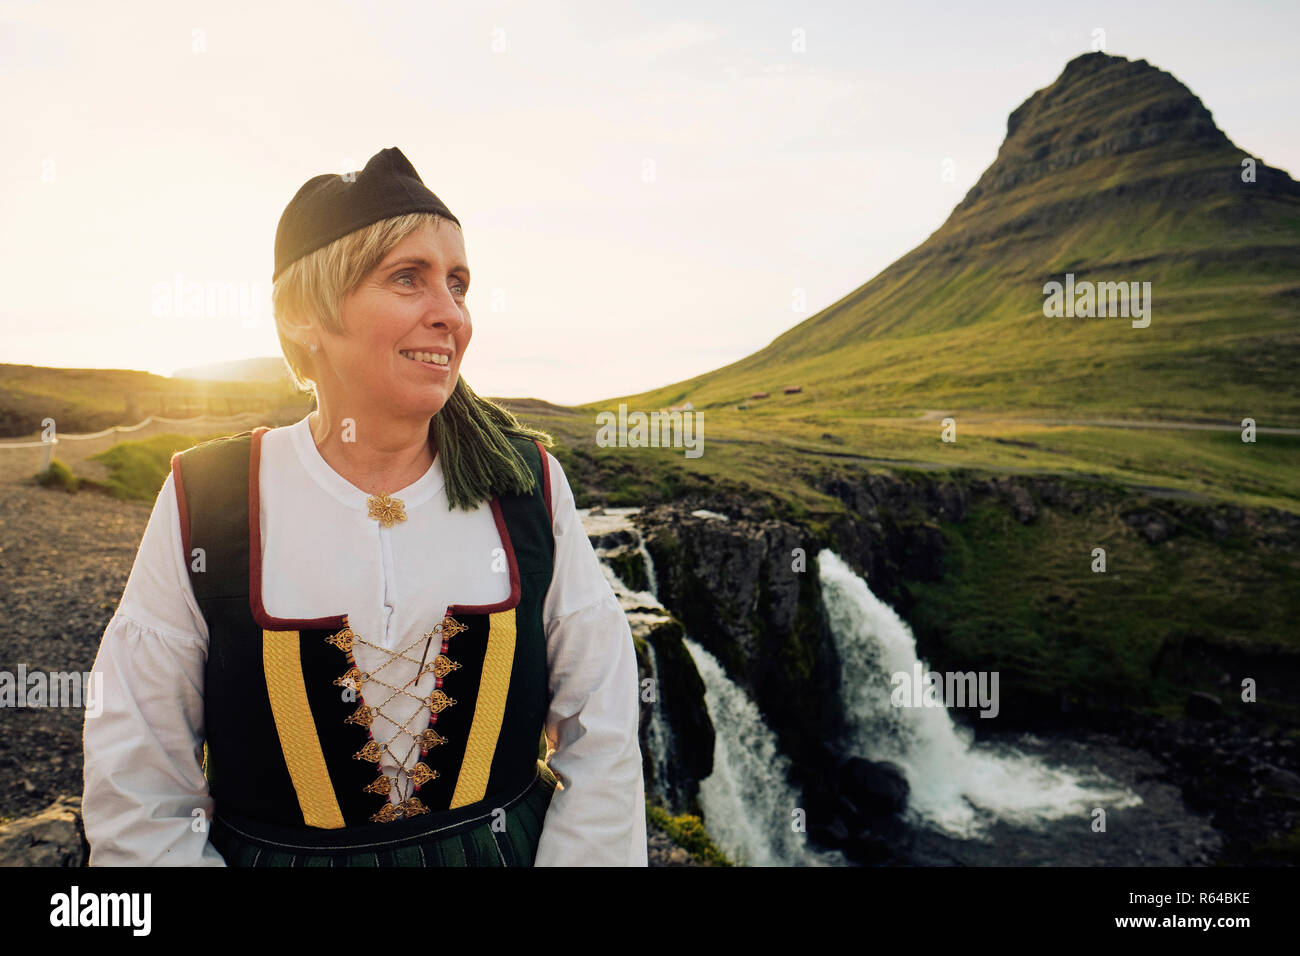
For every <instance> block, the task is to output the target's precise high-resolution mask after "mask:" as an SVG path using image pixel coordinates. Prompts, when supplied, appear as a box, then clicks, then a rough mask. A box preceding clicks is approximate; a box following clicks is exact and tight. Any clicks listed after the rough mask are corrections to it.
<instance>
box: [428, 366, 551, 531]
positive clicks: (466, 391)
mask: <svg viewBox="0 0 1300 956" xmlns="http://www.w3.org/2000/svg"><path fill="white" fill-rule="evenodd" d="M512 436H514V437H522V438H528V439H537V440H538V441H540V442H541V443H542V445H543V446H544V447H546V448H550V447H552V446H553V445H554V444H555V440H554V439H553V438H552V437H551V436H550V435H549V434H547V433H546V432H543V431H539V430H538V429H536V428H531V427H529V426H527V425H525V424H523V423H522V422H520V421H519V419H517V418H516V417H515V416H514V415H513V414H512V413H511V412H510V411H509V410H508V409H505V408H502V407H501V406H500V405H498V404H496V403H495V402H490V401H488V400H487V399H485V398H480V397H479V396H478V395H476V394H474V391H473V389H471V388H470V387H469V385H468V384H467V383H466V382H465V378H464V376H461V377H460V378H459V380H458V381H457V382H456V388H455V389H454V390H453V391H452V393H451V397H450V398H448V399H447V403H446V404H445V405H444V406H443V407H442V411H440V412H438V414H437V415H434V416H433V418H431V419H430V420H429V441H430V446H431V447H432V448H433V450H434V452H435V453H440V454H441V458H440V464H441V467H442V474H443V479H444V480H445V482H446V487H447V500H448V502H449V503H450V505H451V507H453V508H460V509H462V510H464V511H474V510H475V509H476V508H478V506H479V505H480V504H481V503H482V502H484V501H489V500H491V499H492V498H493V497H495V496H497V495H504V494H518V495H526V494H530V493H531V492H532V490H533V484H534V480H533V473H532V471H531V469H529V467H528V463H527V462H525V461H524V459H523V456H521V455H520V454H519V452H518V451H517V450H516V449H515V447H514V446H513V445H512V444H510V440H509V439H510V437H512Z"/></svg>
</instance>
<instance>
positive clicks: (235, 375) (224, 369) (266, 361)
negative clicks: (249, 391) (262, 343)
mask: <svg viewBox="0 0 1300 956" xmlns="http://www.w3.org/2000/svg"><path fill="white" fill-rule="evenodd" d="M171 377H172V378H191V379H199V380H203V381H221V382H274V383H276V384H285V383H287V382H288V381H289V368H288V366H286V365H285V364H284V359H283V358H282V357H280V356H278V355H277V356H275V357H274V358H272V357H266V358H253V359H239V360H237V361H233V362H214V363H212V364H211V365H194V366H191V367H190V368H178V369H177V370H176V371H174V372H172V374H171Z"/></svg>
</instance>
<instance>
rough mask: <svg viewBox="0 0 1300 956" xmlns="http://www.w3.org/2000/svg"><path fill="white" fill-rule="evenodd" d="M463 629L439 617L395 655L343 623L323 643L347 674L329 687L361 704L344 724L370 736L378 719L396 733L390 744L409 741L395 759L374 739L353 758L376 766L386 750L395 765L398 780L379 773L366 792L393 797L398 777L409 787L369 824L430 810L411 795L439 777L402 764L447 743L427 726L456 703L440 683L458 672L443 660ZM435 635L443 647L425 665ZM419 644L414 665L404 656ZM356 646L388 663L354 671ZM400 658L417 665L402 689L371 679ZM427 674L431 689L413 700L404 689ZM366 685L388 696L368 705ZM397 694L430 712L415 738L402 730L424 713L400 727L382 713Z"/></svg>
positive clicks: (420, 763) (425, 769) (429, 770)
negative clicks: (342, 657)
mask: <svg viewBox="0 0 1300 956" xmlns="http://www.w3.org/2000/svg"><path fill="white" fill-rule="evenodd" d="M464 630H467V628H466V626H465V625H464V624H461V623H460V622H459V621H457V620H456V619H455V618H452V617H450V616H448V617H444V618H443V619H442V621H440V622H439V623H438V624H436V625H435V626H434V628H433V630H432V631H429V632H428V633H426V634H421V635H420V636H419V637H418V638H416V639H415V640H414V641H412V642H411V643H410V644H408V645H407V646H406V647H404V648H402V649H401V650H399V651H390V650H389V649H388V648H386V647H382V646H380V645H378V644H374V643H372V642H370V641H367V640H365V639H364V638H363V637H361V636H360V635H359V634H357V633H356V632H355V631H354V630H352V628H351V627H350V626H347V625H346V624H345V626H344V627H343V629H342V630H341V631H338V632H336V633H334V634H331V635H330V636H329V637H327V638H326V639H325V640H326V642H327V643H329V644H332V645H333V646H334V647H337V648H338V649H339V650H341V651H343V652H344V653H345V654H347V656H348V665H349V666H348V669H347V671H345V672H344V674H343V676H341V677H339V678H337V679H336V680H335V681H334V685H335V686H336V687H348V688H351V689H352V690H353V691H355V693H356V695H357V700H358V701H359V702H360V703H359V705H358V707H357V709H356V711H355V712H353V713H352V714H349V715H348V716H347V717H346V718H344V722H345V723H349V724H359V725H361V726H363V727H365V728H366V730H367V732H369V731H370V725H371V724H372V723H374V720H375V718H376V717H380V718H383V719H384V720H387V721H388V722H389V723H391V724H393V726H394V727H396V728H397V729H396V731H395V732H394V733H393V735H392V738H391V740H394V741H395V740H396V739H397V737H398V736H399V735H405V736H407V737H410V738H411V746H410V748H408V749H407V751H406V756H405V757H400V758H399V757H398V756H397V753H396V752H395V751H394V750H393V749H392V748H391V747H390V746H389V745H388V744H386V743H385V744H381V743H379V742H378V741H377V740H375V739H374V737H373V735H372V736H371V738H370V740H369V741H367V742H366V745H365V746H364V747H362V748H361V749H360V750H358V751H357V752H356V753H354V754H353V755H352V759H353V760H365V761H368V762H370V763H374V764H378V763H379V760H380V758H381V757H382V756H383V754H384V752H385V751H386V752H387V753H388V754H389V755H390V756H392V758H393V760H394V761H395V762H396V764H397V775H398V779H397V781H394V780H393V779H392V778H390V777H389V776H388V775H387V774H385V773H383V772H382V771H381V772H380V774H379V776H378V777H377V778H376V779H375V780H374V781H373V782H372V783H370V784H367V785H366V786H365V787H364V788H363V789H364V791H365V792H366V793H375V794H383V795H388V794H389V793H391V792H392V789H393V787H394V786H398V787H399V790H398V792H399V793H401V792H402V791H401V789H400V784H401V781H402V778H406V780H407V781H409V784H410V787H411V789H409V790H407V791H406V795H405V798H404V799H402V800H401V801H399V802H398V803H396V804H393V803H391V802H390V803H386V804H385V805H384V807H383V809H381V810H380V811H379V812H378V813H375V814H373V815H372V816H371V817H370V819H371V821H372V822H374V823H389V822H392V821H393V820H400V819H404V818H406V817H412V816H418V815H419V814H422V813H428V812H429V808H428V807H426V806H425V805H424V804H423V803H422V802H421V801H420V799H419V797H417V796H415V794H414V791H415V790H419V789H420V787H422V786H423V785H424V784H426V783H428V782H429V781H430V780H436V779H437V777H438V771H437V770H434V769H433V768H431V767H430V766H429V765H428V764H426V763H425V762H424V761H423V760H421V761H417V762H416V764H415V765H414V766H413V767H411V769H410V770H407V769H406V761H407V760H408V759H409V758H410V756H411V753H412V751H414V749H415V748H416V747H419V748H420V755H421V756H424V755H425V754H427V753H428V752H429V751H430V750H431V749H433V748H434V747H437V746H438V745H440V744H445V743H446V742H447V738H446V737H444V736H442V735H441V734H439V733H438V732H437V731H436V730H434V729H433V726H432V725H433V724H434V723H436V722H437V720H438V714H440V713H441V712H442V711H444V710H446V709H447V708H448V707H451V706H452V705H454V704H455V703H456V700H455V698H453V697H449V696H448V695H447V694H446V693H445V692H444V691H443V690H442V681H443V678H445V677H446V676H447V675H448V674H450V673H451V672H452V671H454V670H459V669H460V664H459V663H458V662H456V661H453V660H452V659H451V658H449V657H448V656H447V645H448V642H449V641H450V639H451V638H452V637H454V636H455V635H457V634H459V633H460V632H461V631H464ZM435 634H438V635H441V637H442V647H441V649H440V650H439V652H438V654H437V656H435V657H434V659H433V660H431V661H430V660H428V656H429V645H430V644H431V643H432V641H433V636H434V635H435ZM421 641H424V642H425V647H424V655H423V656H422V657H421V658H420V660H419V661H416V659H415V658H414V657H411V656H409V655H408V654H407V651H410V650H411V649H412V648H414V647H415V646H416V645H417V644H419V643H420V642H421ZM355 644H365V645H366V646H367V647H373V648H375V649H376V650H379V651H382V652H383V653H384V654H387V655H388V659H387V660H386V661H384V663H382V664H380V665H379V667H377V668H375V670H374V671H371V672H370V673H366V672H365V671H363V670H361V668H360V667H358V666H357V662H356V658H355V657H353V655H352V648H353V646H354V645H355ZM399 658H400V659H402V660H407V661H411V662H412V663H416V664H418V665H419V667H418V669H417V670H416V672H415V676H414V677H412V678H411V679H410V680H409V681H407V682H406V683H405V684H403V685H402V686H401V687H397V686H394V685H393V684H390V683H388V682H387V681H384V680H381V679H380V678H379V677H377V676H375V675H376V674H378V673H379V671H382V670H383V669H384V668H385V667H387V666H388V665H389V664H392V663H393V662H394V661H396V660H398V659H399ZM429 673H432V674H433V675H434V678H435V684H434V689H433V691H432V692H431V693H430V694H429V696H427V697H418V696H416V695H415V694H413V693H411V692H410V691H409V690H407V688H408V687H411V686H412V685H413V684H415V683H416V682H417V681H419V679H420V678H421V677H423V676H424V675H425V674H429ZM371 683H373V684H378V685H380V686H382V687H387V688H388V689H389V690H391V691H392V693H391V694H389V695H388V697H386V698H385V699H384V700H383V701H382V702H380V703H378V704H367V703H366V701H365V698H364V697H363V696H362V688H363V687H364V686H365V685H366V684H371ZM400 694H405V695H406V696H407V697H413V698H415V699H416V700H418V701H419V702H420V703H421V704H422V705H423V706H424V707H427V708H428V709H429V720H428V724H429V726H427V727H425V728H424V729H423V730H422V731H420V732H419V733H413V732H412V731H410V730H408V729H407V725H409V724H410V723H411V721H413V720H415V719H416V718H417V717H419V716H421V714H422V713H423V710H417V711H416V712H415V714H413V715H412V716H411V718H410V719H409V720H407V721H406V722H405V723H403V724H400V725H399V724H398V723H397V722H396V721H394V720H392V719H390V718H389V717H388V716H387V715H386V714H385V713H384V712H383V707H384V705H385V704H388V703H390V702H391V701H392V700H393V699H394V698H396V697H397V696H398V695H400Z"/></svg>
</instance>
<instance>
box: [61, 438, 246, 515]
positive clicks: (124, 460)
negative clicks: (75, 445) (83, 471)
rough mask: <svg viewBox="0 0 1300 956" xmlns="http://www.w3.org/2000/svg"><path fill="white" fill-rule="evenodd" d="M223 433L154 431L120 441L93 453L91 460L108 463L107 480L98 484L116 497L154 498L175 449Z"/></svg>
mask: <svg viewBox="0 0 1300 956" xmlns="http://www.w3.org/2000/svg"><path fill="white" fill-rule="evenodd" d="M221 434H224V433H217V434H214V435H207V436H199V437H192V436H190V435H172V434H167V435H154V436H153V437H151V438H144V439H141V440H139V441H124V442H118V443H117V444H116V445H114V446H113V447H112V448H110V449H108V450H107V451H103V452H100V453H99V454H98V455H95V456H93V458H92V459H91V460H92V461H101V462H103V463H104V464H105V465H107V466H108V469H109V477H108V479H107V480H106V481H104V482H91V481H89V480H88V479H83V483H87V484H95V485H97V486H99V487H101V488H102V490H104V491H106V492H108V493H109V494H111V495H112V496H113V497H115V498H128V499H134V500H137V501H153V500H154V499H155V498H157V497H158V490H159V489H160V488H161V487H162V485H163V482H164V481H166V480H167V473H168V472H169V471H170V470H171V458H172V455H173V454H174V453H175V452H178V451H182V450H184V449H186V448H189V447H191V446H192V445H197V444H198V443H199V442H202V441H207V440H208V439H209V438H218V437H220V436H221Z"/></svg>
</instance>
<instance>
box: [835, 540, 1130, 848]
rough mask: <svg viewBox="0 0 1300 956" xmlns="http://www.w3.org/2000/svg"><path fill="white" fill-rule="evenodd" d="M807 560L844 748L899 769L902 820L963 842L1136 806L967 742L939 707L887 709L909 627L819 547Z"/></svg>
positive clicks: (1117, 794)
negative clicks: (839, 700) (836, 687)
mask: <svg viewBox="0 0 1300 956" xmlns="http://www.w3.org/2000/svg"><path fill="white" fill-rule="evenodd" d="M817 560H818V564H819V565H820V568H821V572H820V576H821V584H822V601H823V603H824V605H825V607H826V611H827V614H828V616H829V619H830V626H831V631H832V633H833V634H834V636H835V644H836V647H837V649H838V650H839V654H840V660H841V662H842V666H843V672H842V694H843V697H844V709H845V719H846V721H847V723H848V737H849V741H848V742H849V744H850V749H851V750H852V752H853V753H854V754H855V755H857V756H861V757H865V758H867V759H868V760H889V761H892V762H893V763H895V764H897V765H898V766H899V767H900V768H901V769H902V771H903V773H904V775H905V776H906V777H907V782H908V784H909V786H910V787H911V793H910V795H909V798H908V800H909V803H908V814H909V817H910V818H911V819H912V822H919V823H924V824H928V825H930V826H933V827H936V828H938V829H941V830H943V831H945V832H947V833H950V834H952V835H954V836H959V837H963V838H967V839H970V838H978V837H980V835H981V832H982V830H983V829H984V828H985V827H986V826H987V825H988V824H989V823H992V822H994V821H996V820H1004V821H1007V822H1009V823H1016V824H1021V825H1036V824H1041V823H1044V822H1047V821H1051V820H1058V819H1061V818H1063V817H1067V816H1080V817H1086V816H1087V814H1088V813H1089V812H1090V811H1091V810H1092V808H1094V807H1098V806H1100V807H1104V808H1106V809H1113V808H1118V807H1128V806H1134V805H1136V804H1139V803H1141V802H1142V799H1141V798H1140V797H1139V796H1137V794H1135V793H1133V792H1132V791H1130V790H1128V789H1126V788H1124V787H1122V786H1120V785H1118V784H1116V783H1115V782H1114V781H1111V780H1109V779H1108V778H1106V777H1105V776H1103V775H1101V774H1100V773H1096V772H1085V771H1082V770H1078V769H1074V770H1068V769H1059V768H1053V767H1049V766H1047V765H1046V764H1044V763H1043V762H1042V761H1041V760H1039V759H1038V758H1035V757H1031V756H1027V755H1025V754H1022V753H1020V752H1018V751H1016V750H1015V749H1013V748H1010V747H1002V748H993V747H988V746H985V745H981V744H976V743H974V742H973V741H974V733H973V732H972V731H971V730H970V729H969V728H966V727H962V726H960V725H957V724H954V723H953V721H952V718H951V717H950V716H949V714H948V710H947V708H945V707H895V706H894V705H893V704H892V703H891V694H892V693H893V691H894V688H895V685H894V684H892V683H891V677H892V675H893V674H895V673H898V672H904V673H907V674H909V675H910V674H912V673H913V666H914V664H915V663H916V661H917V657H916V640H915V638H914V637H913V636H912V631H911V628H909V627H908V626H907V624H906V623H904V622H903V620H902V619H901V618H899V616H898V615H897V614H895V613H894V610H893V609H892V608H890V607H889V605H887V604H885V603H884V602H883V601H881V600H879V599H878V598H877V597H876V596H875V595H874V594H872V593H871V589H870V588H868V587H867V582H866V581H864V580H863V579H862V578H860V577H859V576H858V575H856V574H855V573H854V572H853V569H852V568H850V567H849V566H848V565H847V564H845V563H844V561H843V560H842V559H841V558H840V557H839V555H837V554H835V552H833V551H830V550H823V551H822V552H821V553H820V554H818V556H817ZM922 670H923V671H928V670H929V668H928V667H926V666H925V665H924V664H923V665H922ZM975 719H977V720H980V719H985V718H979V717H976V718H975Z"/></svg>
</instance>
